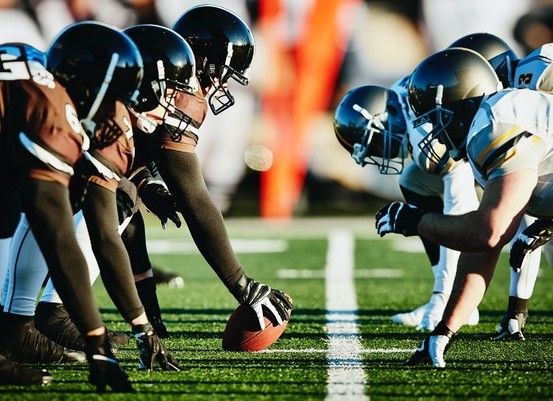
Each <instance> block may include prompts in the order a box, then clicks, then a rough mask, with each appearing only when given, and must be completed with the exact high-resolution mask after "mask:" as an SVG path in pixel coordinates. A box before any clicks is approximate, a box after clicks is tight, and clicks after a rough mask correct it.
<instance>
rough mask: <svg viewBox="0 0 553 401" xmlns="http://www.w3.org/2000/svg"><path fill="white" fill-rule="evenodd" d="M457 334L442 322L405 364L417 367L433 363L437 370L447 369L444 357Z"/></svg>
mask: <svg viewBox="0 0 553 401" xmlns="http://www.w3.org/2000/svg"><path fill="white" fill-rule="evenodd" d="M454 336H455V333H454V332H453V331H451V330H449V328H448V327H447V326H446V325H445V324H444V323H443V322H440V323H438V325H437V326H436V328H435V329H434V330H433V331H432V333H430V334H429V335H428V336H427V337H426V338H425V339H424V340H423V341H422V343H421V344H420V345H419V346H418V347H417V349H416V350H415V353H414V354H413V355H411V357H410V358H409V359H407V360H406V361H405V362H403V365H405V366H415V365H418V364H419V363H431V364H432V365H433V366H434V367H435V368H445V360H444V355H445V353H446V352H447V350H448V349H449V347H450V345H451V343H452V341H453V338H454Z"/></svg>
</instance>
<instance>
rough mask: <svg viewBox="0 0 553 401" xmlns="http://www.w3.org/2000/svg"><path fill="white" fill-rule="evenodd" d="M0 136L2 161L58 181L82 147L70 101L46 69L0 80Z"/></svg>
mask: <svg viewBox="0 0 553 401" xmlns="http://www.w3.org/2000/svg"><path fill="white" fill-rule="evenodd" d="M0 141H1V146H0V155H1V156H0V159H1V160H2V162H1V163H2V165H4V166H7V168H8V169H13V168H14V167H16V168H17V171H18V172H19V173H20V174H23V175H26V176H30V177H32V178H34V179H40V180H46V181H57V182H60V183H62V184H64V185H68V183H69V178H70V176H71V175H72V174H73V165H74V164H75V163H76V161H77V160H78V159H79V158H80V157H81V156H82V149H83V146H84V147H85V148H86V147H87V146H88V137H86V134H85V133H84V131H83V129H82V127H81V125H80V122H79V119H78V117H77V113H76V111H75V107H74V104H73V102H72V100H71V99H70V98H69V95H68V94H67V92H66V91H65V88H63V87H62V86H61V85H59V84H58V83H57V82H56V81H55V80H54V78H53V76H52V75H51V74H50V73H48V72H47V71H46V70H44V71H43V74H41V79H37V77H36V76H35V77H34V78H32V79H31V78H28V79H14V80H9V79H7V80H1V79H0ZM8 171H9V170H8ZM14 176H15V175H14Z"/></svg>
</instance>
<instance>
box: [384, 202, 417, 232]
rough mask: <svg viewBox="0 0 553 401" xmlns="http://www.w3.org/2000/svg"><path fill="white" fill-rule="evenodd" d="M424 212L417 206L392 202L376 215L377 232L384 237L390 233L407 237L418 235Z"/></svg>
mask: <svg viewBox="0 0 553 401" xmlns="http://www.w3.org/2000/svg"><path fill="white" fill-rule="evenodd" d="M423 215H424V212H423V211H422V210H421V209H419V208H418V207H416V206H412V205H409V204H407V203H403V202H392V203H388V204H387V205H385V206H383V207H382V208H381V209H380V210H379V211H378V212H377V213H376V216H375V218H376V223H375V227H376V231H377V232H378V234H379V235H380V236H381V237H383V236H385V235H386V234H388V233H397V234H403V235H404V236H406V237H410V236H412V235H417V234H418V231H417V225H418V224H419V221H420V220H421V218H422V216H423Z"/></svg>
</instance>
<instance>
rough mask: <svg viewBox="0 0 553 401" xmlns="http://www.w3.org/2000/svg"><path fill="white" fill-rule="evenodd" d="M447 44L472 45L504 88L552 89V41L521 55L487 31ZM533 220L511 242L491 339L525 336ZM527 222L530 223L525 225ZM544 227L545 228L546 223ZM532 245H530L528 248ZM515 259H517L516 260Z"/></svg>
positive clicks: (533, 262)
mask: <svg viewBox="0 0 553 401" xmlns="http://www.w3.org/2000/svg"><path fill="white" fill-rule="evenodd" d="M450 47H463V48H467V49H471V50H474V51H476V52H478V53H479V54H481V55H482V56H484V58H486V59H487V60H488V62H490V64H491V65H492V67H493V68H494V70H495V71H496V73H497V75H498V77H499V80H500V81H501V83H502V85H503V87H504V88H509V87H514V88H528V89H534V90H543V91H546V92H551V89H553V84H552V83H551V81H550V80H551V72H550V69H549V66H550V64H551V60H552V58H553V45H552V44H546V45H544V46H542V47H540V48H538V49H536V50H534V51H533V52H531V53H530V54H529V55H528V56H526V57H524V58H522V59H518V57H517V56H516V54H515V53H514V51H513V50H512V49H511V48H510V47H509V46H508V45H507V43H505V42H504V41H503V40H502V39H500V38H499V37H497V36H495V35H492V34H489V33H475V34H470V35H466V36H464V37H462V38H460V39H458V40H457V41H455V42H453V43H452V44H451V46H450ZM534 221H535V218H533V217H531V216H527V215H526V216H524V219H523V220H522V224H521V226H520V227H519V235H518V236H517V238H519V237H520V239H519V240H518V241H512V242H511V243H510V246H511V254H512V255H514V256H513V258H511V267H512V269H511V271H510V286H509V299H508V302H507V311H506V312H505V314H504V316H503V318H502V320H501V322H500V323H499V324H498V326H497V333H496V334H495V335H494V336H493V337H492V338H493V339H494V340H524V334H523V333H524V328H525V325H526V320H527V318H528V304H529V300H530V298H531V296H532V292H533V290H534V285H535V282H536V278H537V276H538V271H539V267H540V261H541V253H540V252H535V253H532V254H528V257H527V258H526V260H525V268H524V269H520V265H521V262H520V260H521V258H520V257H518V256H517V254H519V255H520V254H521V253H522V252H524V251H523V250H522V246H521V245H522V243H523V242H526V240H527V239H528V238H529V237H531V238H536V236H537V237H538V238H539V237H540V235H539V233H540V231H541V230H544V221H543V220H541V221H540V222H537V223H536V224H535V225H533V224H532V223H533V222H534ZM529 225H530V227H528V228H526V227H527V226H529ZM545 226H547V224H545ZM545 231H546V232H547V227H545ZM545 235H547V234H545ZM542 241H543V239H540V240H537V241H536V242H534V243H533V246H534V247H535V245H536V243H540V242H542ZM531 248H532V245H530V247H529V248H528V249H531ZM517 259H518V260H519V261H518V262H516V261H515V260H517Z"/></svg>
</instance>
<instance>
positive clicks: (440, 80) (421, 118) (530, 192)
mask: <svg viewBox="0 0 553 401" xmlns="http://www.w3.org/2000/svg"><path fill="white" fill-rule="evenodd" d="M466 71H470V72H471V73H470V74H466ZM408 98H409V103H410V105H411V107H412V108H413V110H414V113H415V115H416V117H417V119H416V120H415V124H416V125H422V124H424V123H426V122H430V123H432V126H433V128H432V131H431V132H430V133H429V134H428V135H427V137H426V138H425V140H424V143H423V144H422V147H421V151H422V152H423V153H424V154H426V157H428V158H429V159H430V160H432V162H433V163H435V164H436V165H438V166H440V165H444V164H445V163H447V162H448V161H449V158H450V157H451V158H453V159H454V160H462V159H465V158H466V159H467V160H468V161H469V163H470V165H471V167H472V170H473V173H474V176H475V178H476V180H477V182H478V183H479V184H480V185H481V186H482V187H483V188H484V189H483V194H482V199H481V201H480V205H479V207H478V209H477V210H476V211H474V212H470V213H466V214H461V215H458V216H448V215H443V214H440V213H426V212H425V211H423V210H421V209H419V208H417V207H415V206H412V205H409V204H407V203H403V202H393V203H390V204H387V205H385V206H384V207H382V208H381V209H380V210H379V211H378V213H377V215H376V229H377V232H378V233H379V234H380V235H381V236H383V235H386V234H388V233H401V234H403V235H406V236H410V235H420V236H423V237H426V238H428V239H429V240H431V241H434V242H436V243H438V244H441V245H444V246H447V247H450V248H453V249H457V250H459V251H461V255H460V257H459V265H458V268H457V275H456V279H455V283H454V287H453V291H452V294H451V297H450V299H449V302H448V304H447V307H446V310H445V312H444V315H443V318H442V320H441V321H440V323H438V325H437V326H436V328H435V329H434V330H433V331H432V332H431V333H430V334H429V335H428V336H427V337H426V338H425V339H424V340H423V342H422V344H421V345H420V346H419V348H418V349H417V351H416V352H415V353H414V354H413V355H412V357H411V358H409V359H408V360H407V361H406V364H408V365H415V364H418V363H420V362H423V361H425V362H430V363H432V364H433V365H434V366H435V367H440V368H441V367H445V360H444V354H445V352H446V350H447V348H448V346H449V344H450V342H451V340H452V338H453V337H454V335H455V333H457V332H458V331H459V329H460V328H461V327H462V325H463V324H464V322H465V321H466V319H467V318H468V316H469V314H470V313H471V312H472V311H473V310H474V308H476V307H477V306H478V304H479V303H480V302H481V300H482V298H483V296H484V294H485V291H486V289H487V288H488V285H489V283H490V281H491V279H492V276H493V272H494V269H495V266H496V263H497V260H498V258H499V255H500V252H501V249H502V248H503V246H504V245H506V244H507V243H509V241H511V240H512V239H513V237H514V236H515V235H516V232H517V229H518V227H519V225H520V223H521V220H522V218H523V216H524V214H525V213H528V214H531V215H534V216H538V217H545V218H551V217H552V216H553V209H552V208H551V205H552V204H553V203H552V202H551V201H552V199H551V193H552V192H551V182H550V181H549V179H548V178H547V177H548V176H549V175H550V174H551V171H550V168H549V166H551V164H550V160H549V158H550V157H551V154H553V153H551V152H550V150H551V148H552V147H553V138H552V137H551V135H550V132H551V124H552V123H553V121H552V120H551V119H550V118H549V117H550V115H549V113H548V110H549V109H551V106H552V102H553V97H552V95H550V94H547V93H544V92H539V91H534V90H529V89H502V85H501V82H500V80H499V78H498V76H497V74H496V72H495V71H494V69H493V68H492V66H491V65H490V63H489V62H488V61H487V60H486V59H485V58H484V57H482V56H481V55H480V54H478V53H476V52H474V51H472V50H469V49H464V48H451V49H446V50H444V51H441V52H438V53H436V54H433V55H431V56H430V57H428V58H426V59H425V60H423V61H422V62H421V63H420V64H419V65H418V66H417V67H416V69H415V70H414V72H413V73H412V75H411V80H410V82H409V86H408ZM437 144H443V145H445V146H446V148H447V152H443V153H442V154H437V153H436V152H433V149H432V148H433V146H437Z"/></svg>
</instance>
